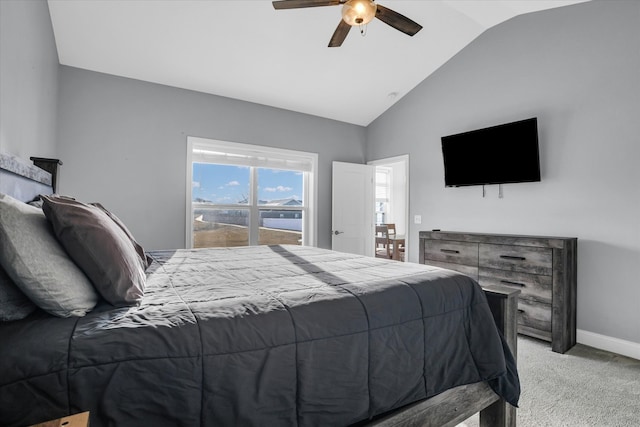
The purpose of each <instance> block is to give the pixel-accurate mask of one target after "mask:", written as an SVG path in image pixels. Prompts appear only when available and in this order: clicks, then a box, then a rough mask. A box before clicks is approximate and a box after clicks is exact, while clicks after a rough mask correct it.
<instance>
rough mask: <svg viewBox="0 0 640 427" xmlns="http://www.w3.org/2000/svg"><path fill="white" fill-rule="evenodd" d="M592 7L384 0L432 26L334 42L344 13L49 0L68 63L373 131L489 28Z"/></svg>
mask: <svg viewBox="0 0 640 427" xmlns="http://www.w3.org/2000/svg"><path fill="white" fill-rule="evenodd" d="M581 1H584V0H426V1H416V0H414V1H400V0H381V1H379V3H380V4H382V5H383V6H386V7H388V8H390V9H393V10H394V11H396V12H399V13H401V14H403V15H405V16H407V17H409V18H411V19H412V20H414V21H416V22H418V23H419V24H421V25H422V26H423V27H424V28H423V29H422V30H421V31H420V32H419V33H418V34H416V35H415V36H414V37H409V36H407V35H405V34H403V33H401V32H399V31H397V30H395V29H393V28H391V27H390V26H388V25H386V24H385V23H383V22H382V21H379V20H373V21H372V22H371V23H370V24H368V25H367V27H366V34H365V35H364V36H362V35H361V34H360V31H359V30H358V29H357V28H352V29H351V31H350V33H349V36H348V37H347V39H346V41H345V42H344V44H343V45H342V47H339V48H328V47H327V44H328V42H329V39H330V38H331V35H332V34H333V31H334V30H335V28H336V26H337V25H338V23H339V22H340V19H341V6H328V7H313V8H307V9H291V10H274V8H273V6H272V4H271V1H268V0H255V1H250V0H234V1H219V0H196V1H190V0H109V1H104V0H102V1H98V0H48V4H49V10H50V13H51V20H52V23H53V30H54V34H55V39H56V45H57V49H58V55H59V60H60V63H61V64H63V65H69V66H73V67H78V68H83V69H87V70H93V71H98V72H102V73H107V74H113V75H117V76H123V77H129V78H133V79H138V80H144V81H148V82H153V83H159V84H164V85H169V86H175V87H179V88H184V89H190V90H194V91H199V92H205V93H210V94H215V95H220V96H225V97H230V98H235V99H240V100H244V101H250V102H255V103H259V104H264V105H269V106H274V107H279V108H284V109H287V110H293V111H298V112H302V113H307V114H312V115H316V116H320V117H326V118H330V119H335V120H340V121H344V122H348V123H353V124H357V125H362V126H366V125H368V124H369V123H370V122H372V121H373V120H375V119H376V118H377V117H378V116H379V115H381V114H382V113H384V112H385V111H386V110H387V109H388V108H389V107H390V106H391V105H393V104H394V103H395V102H397V101H398V100H399V99H401V98H402V97H403V96H404V95H405V94H407V93H408V92H409V91H411V89H413V88H414V87H415V86H416V85H417V84H418V83H420V82H421V81H422V80H424V79H425V78H426V77H427V76H429V75H430V74H431V73H432V72H434V71H435V70H436V69H438V68H439V67H440V66H441V65H442V64H444V63H445V62H446V61H447V60H449V59H450V58H451V57H452V56H454V55H455V54H456V53H457V52H459V51H460V50H461V49H462V48H464V47H465V46H466V45H467V44H469V43H470V42H471V41H472V40H473V39H475V38H476V37H478V36H479V35H480V34H481V33H482V32H483V31H485V30H486V29H488V28H490V27H492V26H494V25H497V24H499V23H500V22H503V21H505V20H507V19H510V18H512V17H514V16H517V15H520V14H523V13H529V12H534V11H538V10H542V9H548V8H553V7H560V6H567V5H570V4H573V3H579V2H581Z"/></svg>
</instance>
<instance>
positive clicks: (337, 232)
mask: <svg viewBox="0 0 640 427" xmlns="http://www.w3.org/2000/svg"><path fill="white" fill-rule="evenodd" d="M342 233H344V231H338V230H336V231H334V232H333V234H335V235H336V236H337V235H338V234H342Z"/></svg>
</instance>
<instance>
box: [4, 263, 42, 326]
mask: <svg viewBox="0 0 640 427" xmlns="http://www.w3.org/2000/svg"><path fill="white" fill-rule="evenodd" d="M35 309H36V305H35V304H34V303H32V302H31V300H30V299H29V298H27V296H26V295H25V294H23V293H22V292H21V291H20V289H18V287H17V286H16V285H15V283H13V281H12V280H11V278H10V277H9V276H8V275H7V273H5V271H4V269H3V268H2V267H0V320H1V321H9V320H20V319H24V318H25V317H27V316H28V315H30V314H31V313H33V311H34V310H35Z"/></svg>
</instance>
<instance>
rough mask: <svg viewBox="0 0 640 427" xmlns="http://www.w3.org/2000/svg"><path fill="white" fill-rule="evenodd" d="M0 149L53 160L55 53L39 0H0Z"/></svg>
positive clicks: (46, 14)
mask: <svg viewBox="0 0 640 427" xmlns="http://www.w3.org/2000/svg"><path fill="white" fill-rule="evenodd" d="M0 94H2V96H0V151H2V152H4V153H9V154H13V155H14V156H18V157H22V158H23V159H25V160H29V157H30V156H38V157H55V154H56V146H55V141H56V140H55V137H56V103H57V97H58V52H57V50H56V45H55V42H54V38H53V29H52V27H51V18H50V16H49V7H48V6H47V3H46V2H45V1H21V0H0Z"/></svg>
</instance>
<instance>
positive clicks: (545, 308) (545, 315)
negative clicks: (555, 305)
mask: <svg viewBox="0 0 640 427" xmlns="http://www.w3.org/2000/svg"><path fill="white" fill-rule="evenodd" d="M518 325H522V326H525V327H529V328H533V329H537V330H540V331H544V332H551V304H543V303H539V302H535V301H530V300H524V299H523V300H518Z"/></svg>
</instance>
